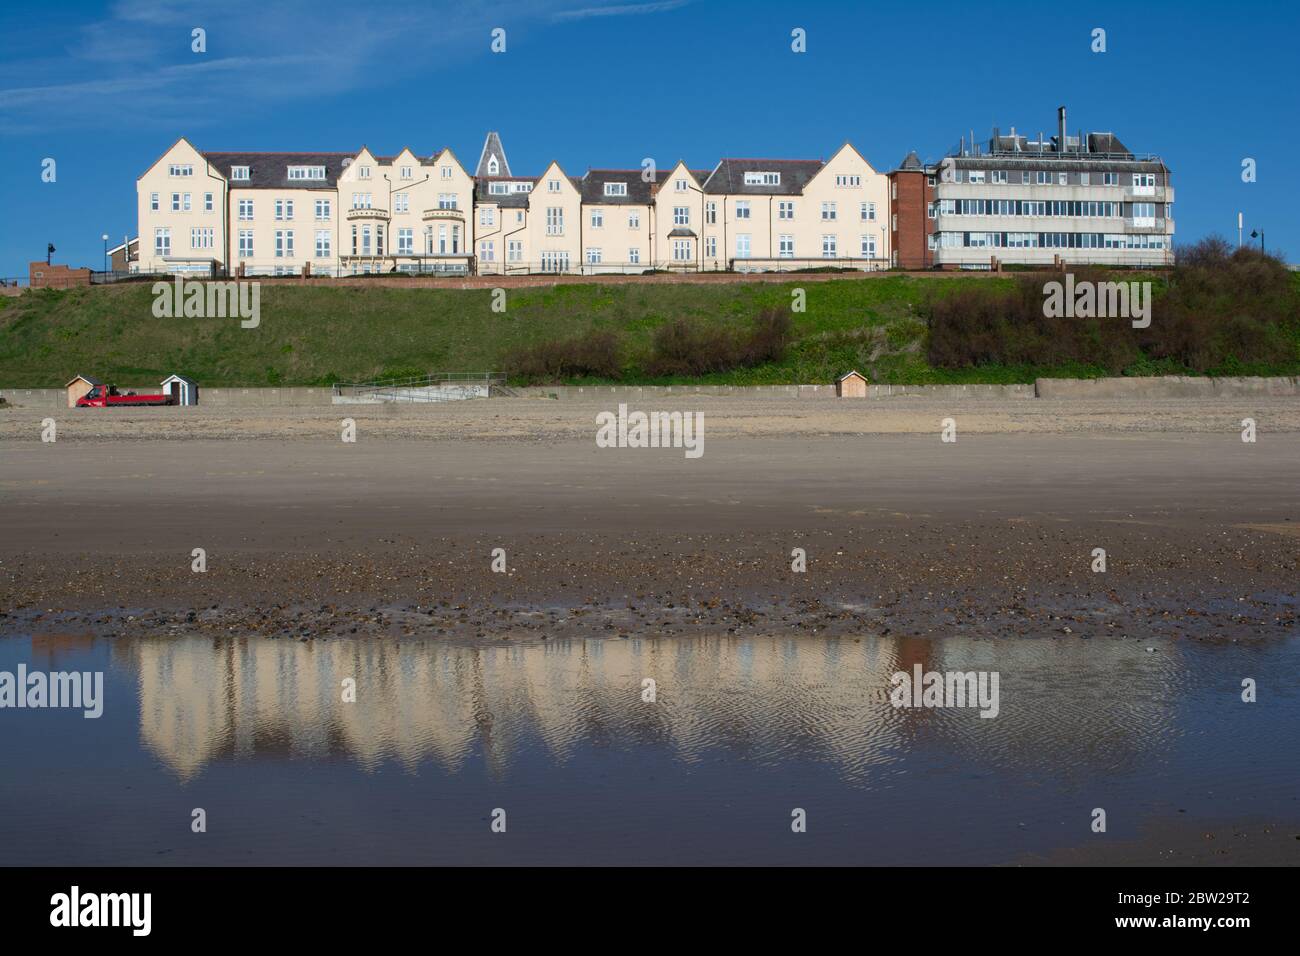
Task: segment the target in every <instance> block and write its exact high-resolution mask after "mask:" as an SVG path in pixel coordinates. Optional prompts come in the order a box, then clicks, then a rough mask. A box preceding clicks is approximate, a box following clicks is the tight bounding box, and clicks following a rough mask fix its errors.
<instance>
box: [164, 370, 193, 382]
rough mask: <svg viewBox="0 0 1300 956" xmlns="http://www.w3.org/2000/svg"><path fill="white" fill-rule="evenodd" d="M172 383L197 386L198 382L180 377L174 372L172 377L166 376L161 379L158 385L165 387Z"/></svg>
mask: <svg viewBox="0 0 1300 956" xmlns="http://www.w3.org/2000/svg"><path fill="white" fill-rule="evenodd" d="M173 381H175V382H184V383H186V384H187V385H197V384H199V383H198V382H196V381H194V379H192V378H190V377H189V376H188V375H182V374H181V373H180V372H176V373H174V374H172V375H168V376H167V377H166V378H165V379H163V380H162V382H160V383H159V384H161V385H166V384H167V383H168V382H173Z"/></svg>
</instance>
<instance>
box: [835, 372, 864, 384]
mask: <svg viewBox="0 0 1300 956" xmlns="http://www.w3.org/2000/svg"><path fill="white" fill-rule="evenodd" d="M854 376H857V377H858V378H860V379H862V381H864V382H865V381H866V380H867V377H866V376H865V375H863V374H862V373H861V372H859V371H858V370H857V369H853V370H852V371H849V372H845V373H844V374H843V375H841V376H840V377H839V378H837V379H836V380H835V381H837V382H842V381H844V380H845V379H846V378H853V377H854Z"/></svg>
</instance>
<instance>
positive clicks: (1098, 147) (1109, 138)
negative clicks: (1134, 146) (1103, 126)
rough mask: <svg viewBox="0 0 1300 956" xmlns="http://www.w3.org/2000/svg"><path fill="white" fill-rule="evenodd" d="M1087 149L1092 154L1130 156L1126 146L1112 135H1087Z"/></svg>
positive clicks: (1130, 153)
mask: <svg viewBox="0 0 1300 956" xmlns="http://www.w3.org/2000/svg"><path fill="white" fill-rule="evenodd" d="M1088 149H1089V150H1090V151H1091V152H1094V153H1124V154H1127V155H1129V156H1132V155H1133V153H1132V152H1131V151H1130V150H1129V148H1128V147H1127V146H1125V145H1124V144H1123V143H1121V142H1120V141H1119V137H1118V136H1116V135H1115V134H1114V133H1089V134H1088Z"/></svg>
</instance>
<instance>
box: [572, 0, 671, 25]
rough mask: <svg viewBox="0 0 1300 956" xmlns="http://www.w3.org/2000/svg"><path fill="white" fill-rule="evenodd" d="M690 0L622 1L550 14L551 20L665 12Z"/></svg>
mask: <svg viewBox="0 0 1300 956" xmlns="http://www.w3.org/2000/svg"><path fill="white" fill-rule="evenodd" d="M691 2H692V0H657V2H654V3H624V4H619V5H616V6H609V7H583V8H581V9H578V10H560V11H557V12H556V13H553V14H551V19H552V20H587V19H590V18H591V17H627V16H637V15H639V14H646V13H666V12H667V11H669V10H677V9H680V8H681V7H684V6H686V5H687V4H688V3H691Z"/></svg>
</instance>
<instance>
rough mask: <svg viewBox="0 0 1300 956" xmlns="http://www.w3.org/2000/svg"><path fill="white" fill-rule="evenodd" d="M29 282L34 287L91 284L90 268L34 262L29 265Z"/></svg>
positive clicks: (55, 287) (67, 286) (63, 287)
mask: <svg viewBox="0 0 1300 956" xmlns="http://www.w3.org/2000/svg"><path fill="white" fill-rule="evenodd" d="M27 284H28V285H30V286H31V287H32V288H33V289H67V288H69V287H71V286H74V285H90V270H89V269H69V268H68V267H67V266H62V265H53V266H52V265H48V264H47V263H44V262H32V263H29V264H28V266H27Z"/></svg>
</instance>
